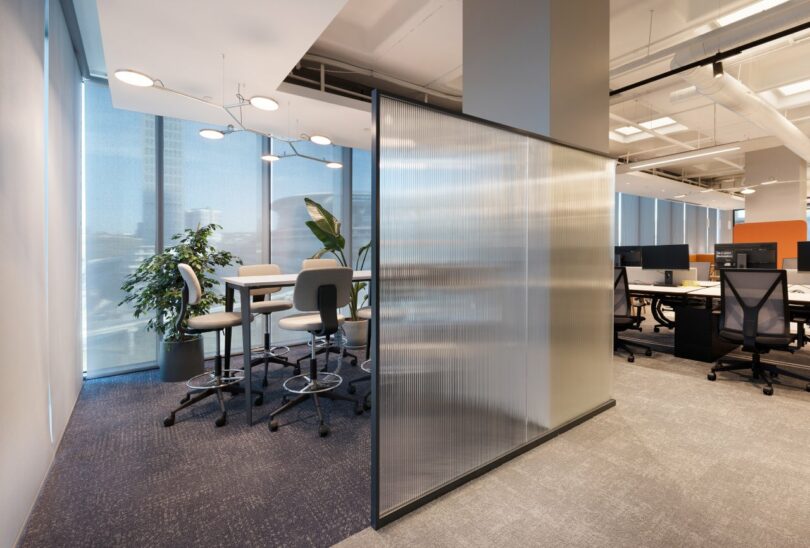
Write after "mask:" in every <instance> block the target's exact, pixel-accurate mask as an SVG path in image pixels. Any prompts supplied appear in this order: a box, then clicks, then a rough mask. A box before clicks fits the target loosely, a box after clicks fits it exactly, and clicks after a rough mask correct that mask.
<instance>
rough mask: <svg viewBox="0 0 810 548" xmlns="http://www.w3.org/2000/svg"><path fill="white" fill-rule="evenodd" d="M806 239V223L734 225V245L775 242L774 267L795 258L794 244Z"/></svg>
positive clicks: (783, 222)
mask: <svg viewBox="0 0 810 548" xmlns="http://www.w3.org/2000/svg"><path fill="white" fill-rule="evenodd" d="M806 239H807V221H773V222H769V223H743V224H739V225H734V243H735V244H738V243H739V244H750V243H760V242H776V245H777V248H776V253H777V257H776V265H777V266H778V267H781V266H782V259H784V258H786V257H795V256H796V254H797V251H796V243H797V242H803V241H805V240H806Z"/></svg>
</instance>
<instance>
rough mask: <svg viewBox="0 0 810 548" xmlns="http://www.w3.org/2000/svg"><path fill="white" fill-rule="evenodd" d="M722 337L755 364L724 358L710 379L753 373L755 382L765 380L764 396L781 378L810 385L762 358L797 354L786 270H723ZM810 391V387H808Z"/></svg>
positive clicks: (803, 379) (721, 295) (721, 279)
mask: <svg viewBox="0 0 810 548" xmlns="http://www.w3.org/2000/svg"><path fill="white" fill-rule="evenodd" d="M719 331H720V337H721V338H722V339H724V340H727V341H729V342H732V343H737V344H741V345H742V349H743V351H745V352H750V353H751V360H750V361H749V360H735V359H725V358H721V359H720V360H718V361H717V364H715V365H714V366H713V367H712V370H711V371H710V372H709V374H708V375H707V378H708V379H709V380H710V381H714V380H716V379H717V373H719V372H721V371H738V370H742V369H750V370H751V372H752V378H751V380H752V381H755V380H757V379H761V380H762V381H763V382H764V383H765V386H764V387H763V388H762V393H763V394H765V395H766V396H770V395H772V394H773V385H772V379H773V377H775V376H778V375H784V376H786V377H793V378H795V379H799V380H802V381H805V382H808V383H810V377H804V376H802V375H799V374H797V373H794V372H792V371H787V370H785V369H781V368H779V367H777V366H775V365H770V364H765V363H762V362H761V360H760V356H761V354H765V353H767V352H770V351H771V350H785V351H788V352H793V351H794V350H795V349H793V348H791V347H789V346H788V345H789V344H790V343H791V342H793V335H791V333H790V316H789V314H788V292H787V274H786V273H785V271H784V270H743V269H723V270H721V271H720V324H719ZM805 389H806V390H807V391H810V384H808V385H807V386H805Z"/></svg>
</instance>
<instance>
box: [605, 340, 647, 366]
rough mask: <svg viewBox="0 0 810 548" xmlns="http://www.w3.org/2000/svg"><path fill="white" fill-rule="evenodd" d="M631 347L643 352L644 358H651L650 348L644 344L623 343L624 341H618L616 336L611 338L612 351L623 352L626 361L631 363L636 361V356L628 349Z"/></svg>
mask: <svg viewBox="0 0 810 548" xmlns="http://www.w3.org/2000/svg"><path fill="white" fill-rule="evenodd" d="M631 346H635V347H636V348H641V349H642V350H644V355H645V356H652V353H653V352H652V348H650V347H649V346H647V345H645V344H641V343H636V342H630V341H625V340H624V339H620V338H619V336H618V335H616V336H615V337H613V351H614V352H618V351H619V350H623V351H624V352H626V353H627V361H628V362H630V363H633V362H634V361H636V355H635V354H634V353H633V350H631V349H630V347H631Z"/></svg>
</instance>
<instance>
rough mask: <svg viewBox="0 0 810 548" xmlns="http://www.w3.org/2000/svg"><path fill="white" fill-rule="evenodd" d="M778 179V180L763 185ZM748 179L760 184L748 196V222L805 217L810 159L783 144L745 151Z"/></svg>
mask: <svg viewBox="0 0 810 548" xmlns="http://www.w3.org/2000/svg"><path fill="white" fill-rule="evenodd" d="M767 181H777V183H776V184H770V185H765V186H763V185H761V183H763V182H767ZM745 182H746V184H751V185H759V186H757V187H756V193H755V194H749V195H748V196H746V197H745V222H746V223H765V222H773V221H804V220H805V214H806V209H807V206H806V203H807V162H805V161H804V160H802V159H801V158H799V157H798V156H796V155H795V154H794V153H793V152H791V151H790V150H788V149H787V148H785V147H783V146H781V147H776V148H768V149H764V150H756V151H753V152H746V153H745Z"/></svg>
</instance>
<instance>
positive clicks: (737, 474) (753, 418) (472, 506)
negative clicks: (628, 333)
mask: <svg viewBox="0 0 810 548" xmlns="http://www.w3.org/2000/svg"><path fill="white" fill-rule="evenodd" d="M808 356H810V352H808V351H806V350H805V351H802V352H800V353H799V354H797V355H795V356H794V357H793V358H792V359H795V360H804V361H810V360H808ZM772 357H774V358H777V359H781V358H784V357H785V356H784V355H776V354H772ZM613 367H614V370H615V384H614V394H615V398H616V400H617V406H616V407H615V408H613V409H610V410H608V411H606V412H605V413H602V414H601V415H599V416H597V417H595V418H594V419H592V420H590V421H588V422H586V423H584V424H582V425H580V426H578V427H576V428H574V429H573V430H571V431H569V432H567V433H565V435H563V436H560V437H558V438H555V439H553V440H552V441H550V442H548V443H547V444H545V445H542V446H540V447H538V448H536V449H534V450H532V451H530V452H528V453H526V454H525V455H522V456H521V457H519V458H517V459H515V460H513V461H511V462H508V463H506V464H504V465H503V466H501V467H500V468H498V469H496V470H494V471H492V472H490V473H489V474H487V475H485V476H483V477H481V478H479V479H477V480H474V481H473V482H471V483H468V484H466V485H464V486H462V487H461V488H459V489H457V490H456V491H453V492H452V493H450V494H448V495H446V496H444V497H442V498H441V499H438V500H437V501H434V502H433V503H431V504H429V505H427V506H425V507H423V508H421V509H419V510H417V511H416V512H414V513H412V514H409V515H407V516H405V517H404V518H402V519H400V520H399V521H397V522H395V523H393V524H391V525H389V526H387V527H384V528H383V529H381V530H379V531H373V530H371V529H366V530H364V531H362V532H360V533H358V534H356V535H354V536H352V537H350V538H349V539H347V540H345V541H344V542H342V543H341V544H339V547H341V548H355V547H363V548H366V547H376V546H385V547H399V546H402V547H405V546H417V545H424V544H425V539H430V543H431V544H432V545H433V546H443V547H444V546H448V547H449V546H463V547H465V548H468V547H477V546H482V547H483V546H508V547H512V546H515V547H525V546H553V547H566V546H577V547H584V546H662V547H675V546H677V547H689V546H724V547H726V546H745V547H749V546H750V547H761V546H779V547H793V546H796V547H799V546H803V547H806V546H808V545H810V525H809V524H810V394H809V393H807V392H805V391H803V390H802V388H801V386H799V387H785V386H781V387H780V386H776V391H775V394H774V395H773V396H771V397H768V396H764V395H763V394H762V392H761V391H760V389H759V388H758V387H757V386H755V385H753V384H751V383H750V382H748V381H747V380H745V378H744V377H743V376H741V375H736V374H724V375H719V379H718V380H717V381H716V382H709V381H707V380H706V372H707V371H708V369H709V367H710V365H709V364H703V363H698V362H692V361H687V360H681V359H678V358H674V357H672V356H671V355H667V354H659V353H656V354H655V355H654V356H653V357H652V358H645V357H644V356H643V355H641V356H637V358H636V362H635V363H634V364H629V363H627V362H626V361H625V360H624V359H622V358H620V357H615V358H614V363H613ZM786 382H787V381H786Z"/></svg>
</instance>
